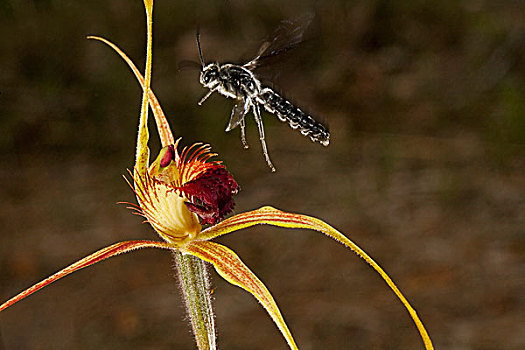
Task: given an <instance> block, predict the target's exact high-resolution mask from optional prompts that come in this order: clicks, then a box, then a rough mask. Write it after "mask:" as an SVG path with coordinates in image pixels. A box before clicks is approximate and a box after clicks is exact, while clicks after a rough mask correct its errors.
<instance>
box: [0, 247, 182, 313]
mask: <svg viewBox="0 0 525 350" xmlns="http://www.w3.org/2000/svg"><path fill="white" fill-rule="evenodd" d="M140 248H161V249H174V247H173V245H171V244H169V243H165V242H158V241H147V240H137V241H124V242H118V243H115V244H112V245H110V246H107V247H105V248H102V249H100V250H97V251H96V252H94V253H93V254H90V255H88V256H86V257H84V258H82V259H80V260H78V261H76V262H74V263H73V264H71V265H69V266H67V267H65V268H63V269H62V270H60V271H58V272H56V273H54V274H53V275H51V276H49V277H48V278H46V279H44V280H42V281H40V282H38V283H36V284H34V285H32V286H31V287H29V288H27V289H25V290H24V291H22V292H20V293H18V294H17V295H15V296H14V297H12V298H11V299H9V300H7V301H6V302H5V303H3V304H2V305H0V312H1V311H3V310H5V309H7V308H8V307H10V306H12V305H13V304H15V303H17V302H19V301H20V300H22V299H25V298H26V297H28V296H30V295H31V294H33V293H35V292H38V291H39V290H40V289H42V288H44V287H46V286H48V285H50V284H51V283H53V282H55V281H57V280H59V279H61V278H62V277H65V276H67V275H69V274H71V273H73V272H76V271H78V270H80V269H83V268H85V267H88V266H91V265H93V264H96V263H98V262H100V261H102V260H106V259H108V258H111V257H113V256H116V255H119V254H124V253H128V252H130V251H133V250H136V249H140Z"/></svg>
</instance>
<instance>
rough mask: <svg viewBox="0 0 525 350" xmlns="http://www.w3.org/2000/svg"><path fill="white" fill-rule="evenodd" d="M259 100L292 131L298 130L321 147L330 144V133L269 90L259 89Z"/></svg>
mask: <svg viewBox="0 0 525 350" xmlns="http://www.w3.org/2000/svg"><path fill="white" fill-rule="evenodd" d="M259 98H260V100H261V101H260V102H261V103H262V104H263V105H264V108H265V109H266V110H267V111H268V112H270V113H272V114H275V115H276V116H277V117H278V118H279V119H280V120H281V121H283V122H288V124H290V126H291V127H292V128H293V129H299V131H301V134H303V135H304V136H309V137H310V139H311V140H312V141H314V142H319V143H320V144H322V145H323V146H328V144H329V143H330V133H329V132H328V130H327V129H326V128H325V126H324V125H323V124H321V123H319V122H317V121H316V120H315V119H314V118H312V117H310V116H309V115H308V114H306V113H304V112H303V111H301V110H300V109H299V108H297V107H295V106H294V105H293V104H291V103H290V102H288V101H287V100H286V99H285V98H283V97H282V96H280V95H279V94H277V93H276V92H275V91H273V90H272V89H271V88H268V87H264V88H263V89H261V93H260V94H259Z"/></svg>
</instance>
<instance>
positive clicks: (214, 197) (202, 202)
mask: <svg viewBox="0 0 525 350" xmlns="http://www.w3.org/2000/svg"><path fill="white" fill-rule="evenodd" d="M180 189H181V190H182V191H183V192H184V193H185V194H186V196H187V197H188V198H189V199H190V200H191V202H186V206H187V207H188V209H189V210H190V211H192V212H194V213H195V214H197V215H198V216H199V217H200V218H201V219H202V224H203V225H204V224H210V225H215V224H216V223H218V222H219V221H221V220H222V219H223V218H224V216H226V215H227V214H229V213H230V212H232V211H233V207H234V205H235V203H234V201H233V195H234V194H236V193H237V192H239V185H238V184H237V182H236V181H235V179H234V178H233V176H232V175H231V174H230V173H229V172H228V171H227V170H226V169H225V168H224V167H222V166H218V167H213V168H209V169H207V170H206V171H204V172H202V173H201V174H199V175H198V177H197V178H196V179H195V180H192V181H189V182H187V183H185V184H184V185H183V186H182V187H181V188H180Z"/></svg>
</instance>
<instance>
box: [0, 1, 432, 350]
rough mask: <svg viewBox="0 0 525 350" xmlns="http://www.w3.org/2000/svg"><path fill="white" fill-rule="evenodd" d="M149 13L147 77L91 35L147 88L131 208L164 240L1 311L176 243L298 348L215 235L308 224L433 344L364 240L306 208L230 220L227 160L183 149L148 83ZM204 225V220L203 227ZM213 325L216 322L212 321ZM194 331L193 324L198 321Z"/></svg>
mask: <svg viewBox="0 0 525 350" xmlns="http://www.w3.org/2000/svg"><path fill="white" fill-rule="evenodd" d="M144 4H145V7H146V16H147V28H148V36H147V39H148V40H147V57H146V70H145V75H144V77H145V78H144V77H143V76H142V75H141V73H140V72H139V71H138V69H137V68H136V67H135V65H134V64H133V62H132V61H131V60H130V59H129V58H128V57H127V56H126V55H125V54H124V53H123V52H122V51H121V50H120V49H119V48H118V47H117V46H116V45H114V44H112V43H111V42H109V41H107V40H106V39H103V38H100V37H89V38H91V39H96V40H100V41H103V42H104V43H106V44H108V45H109V46H111V47H112V48H113V49H114V50H116V51H117V53H118V54H119V55H120V56H121V57H122V58H123V59H124V60H125V61H126V62H127V63H128V65H129V66H130V67H131V69H132V70H133V72H134V73H135V76H136V77H137V79H138V80H139V82H140V84H141V86H142V88H143V92H144V94H143V100H142V110H141V115H140V119H139V131H138V139H137V153H136V162H135V167H134V171H133V174H132V181H129V183H130V186H131V187H132V188H133V190H134V192H135V194H136V197H137V201H138V205H133V204H132V205H131V206H132V209H134V210H135V212H136V213H137V214H139V215H141V216H144V217H145V219H146V222H148V223H150V224H151V226H152V227H153V229H154V230H155V231H156V232H157V233H158V235H159V236H160V237H161V238H162V239H163V240H162V241H148V240H136V241H124V242H119V243H115V244H113V245H110V246H108V247H106V248H103V249H101V250H99V251H97V252H95V253H93V254H91V255H89V256H87V257H85V258H83V259H81V260H79V261H77V262H75V263H73V264H71V265H70V266H68V267H66V268H64V269H62V270H60V271H58V272H57V273H55V274H54V275H52V276H50V277H48V278H46V279H44V280H42V281H41V282H38V283H36V284H35V285H33V286H32V287H30V288H28V289H26V290H24V291H22V292H21V293H19V294H18V295H16V296H14V297H13V298H11V299H9V300H8V301H6V302H5V303H3V304H1V305H0V311H2V310H4V309H6V308H8V307H10V306H11V305H13V304H15V303H16V302H18V301H20V300H22V299H24V298H25V297H27V296H29V295H31V294H33V293H35V292H36V291H38V290H40V289H42V288H43V287H45V286H47V285H49V284H51V283H52V282H54V281H56V280H58V279H60V278H62V277H64V276H66V275H68V274H70V273H72V272H75V271H78V270H80V269H82V268H84V267H87V266H90V265H93V264H95V263H97V262H99V261H102V260H104V259H107V258H109V257H113V256H115V255H118V254H122V253H126V252H130V251H132V250H135V249H139V248H161V249H168V250H172V251H176V252H179V253H181V254H182V256H193V257H196V258H198V259H200V260H202V261H205V262H208V263H210V264H212V265H213V266H214V268H215V270H216V271H217V272H218V274H219V275H220V276H222V277H223V278H224V279H225V280H226V281H228V282H230V283H231V284H233V285H236V286H239V287H241V288H243V289H245V290H246V291H248V292H249V293H251V294H252V295H253V296H254V297H255V298H256V299H257V300H258V301H259V302H260V303H261V304H262V306H263V307H264V309H266V311H267V312H268V314H269V315H270V317H271V318H272V320H273V321H274V322H275V324H276V325H277V327H278V329H279V330H280V332H281V333H282V335H283V337H284V338H285V340H286V342H287V343H288V345H289V347H290V348H291V349H298V347H297V345H296V343H295V340H294V338H293V337H292V334H291V332H290V330H289V329H288V326H287V325H286V323H285V321H284V318H283V316H282V315H281V312H280V310H279V308H278V306H277V304H276V302H275V300H274V298H273V297H272V295H271V294H270V292H269V291H268V289H267V288H266V287H265V285H264V284H263V283H262V282H261V280H259V278H257V276H256V275H255V274H254V273H253V272H252V271H251V270H250V269H249V268H248V267H247V266H246V265H245V264H244V263H243V262H242V260H241V259H240V258H239V257H238V256H237V254H235V252H233V251H232V250H230V249H229V248H227V247H225V246H224V245H221V244H219V243H216V242H213V239H214V238H216V237H219V236H222V235H225V234H227V233H231V232H234V231H238V230H241V229H245V228H248V227H251V226H254V225H259V224H266V225H272V226H279V227H284V228H299V229H310V230H314V231H318V232H321V233H324V234H325V235H327V236H329V237H331V238H333V239H335V240H336V241H337V242H339V243H341V244H343V245H344V246H346V247H347V248H349V249H350V250H352V251H353V252H355V253H356V254H357V255H358V256H359V257H361V258H362V259H364V260H365V261H366V262H367V263H368V264H369V265H370V266H371V267H372V268H373V269H374V270H375V271H376V272H377V273H379V275H380V276H381V277H382V278H383V280H384V281H385V282H386V283H387V285H388V286H389V287H390V288H391V289H392V291H393V292H394V293H395V295H396V296H397V297H398V298H399V300H400V301H401V302H402V304H403V305H404V306H405V308H406V309H407V311H408V313H409V315H410V317H411V318H412V320H413V321H414V323H415V325H416V327H417V329H418V331H419V333H420V336H421V338H422V340H423V344H424V346H425V348H426V349H433V345H432V342H431V340H430V337H429V336H428V334H427V331H426V329H425V327H424V326H423V323H422V322H421V320H420V319H419V317H418V315H417V313H416V311H415V310H414V309H413V308H412V306H411V305H410V304H409V302H408V300H407V299H406V298H405V297H404V296H403V294H402V293H401V291H400V290H399V289H398V288H397V286H396V285H395V284H394V282H393V281H392V280H391V279H390V277H389V276H388V275H387V274H386V272H385V271H384V270H383V269H382V268H381V267H380V266H379V265H378V264H377V263H376V262H375V261H374V260H373V259H372V258H371V257H370V256H369V255H367V254H366V253H365V252H364V251H363V250H362V249H361V248H359V247H358V246H357V245H356V244H355V243H353V242H352V241H351V240H350V239H348V238H347V237H346V236H345V235H343V234H342V233H340V232H339V231H337V230H336V229H334V228H333V227H331V226H330V225H328V224H326V223H325V222H323V221H321V220H319V219H317V218H314V217H311V216H307V215H301V214H294V213H288V212H284V211H281V210H278V209H275V208H273V207H270V206H264V207H261V208H259V209H256V210H253V211H249V212H245V213H241V214H237V215H234V216H232V217H230V218H227V219H225V220H223V219H224V217H225V216H226V215H228V214H229V213H230V212H231V211H232V210H233V207H234V202H233V195H235V194H236V193H237V191H238V190H239V186H238V185H237V183H236V181H235V180H234V179H233V177H232V175H231V174H230V173H229V172H228V171H227V170H226V168H225V166H224V165H223V164H222V163H221V162H220V161H217V160H210V158H212V157H214V156H216V155H215V154H214V153H211V148H210V147H209V146H208V145H204V144H195V145H193V146H190V147H186V148H183V149H182V151H181V152H179V150H178V145H179V142H180V139H178V140H177V141H174V137H173V134H172V132H171V130H170V127H169V125H168V122H167V120H166V118H165V116H164V113H163V111H162V108H161V107H160V104H159V102H158V100H157V98H156V97H155V95H154V93H153V92H152V90H151V89H150V81H151V65H152V58H151V57H152V55H151V51H152V49H151V43H152V21H151V18H152V11H153V0H144ZM148 105H149V106H151V108H152V111H153V114H154V117H155V121H156V124H157V129H158V132H159V136H160V139H161V143H162V146H163V148H162V149H161V151H160V153H159V155H158V157H157V158H156V160H155V161H153V162H152V163H151V164H149V148H148V138H149V136H148V129H147V118H148ZM203 225H206V227H205V228H204V229H203ZM211 327H212V328H213V324H212V325H211ZM194 332H195V326H194ZM210 344H212V345H209V344H208V345H206V344H201V343H199V341H198V340H197V345H198V347H199V349H204V348H205V349H214V348H215V343H214V340H211V342H210Z"/></svg>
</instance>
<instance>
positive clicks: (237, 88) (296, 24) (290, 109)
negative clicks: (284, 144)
mask: <svg viewBox="0 0 525 350" xmlns="http://www.w3.org/2000/svg"><path fill="white" fill-rule="evenodd" d="M311 19H312V16H308V18H304V17H303V18H301V19H299V20H287V21H282V22H281V25H280V26H279V27H278V28H277V30H276V31H275V33H274V35H273V37H272V39H271V40H269V41H265V42H263V44H262V45H261V47H260V48H259V51H258V53H257V55H256V56H255V57H254V58H253V59H252V60H251V61H249V62H248V63H245V64H242V65H241V64H234V63H222V64H220V63H217V62H215V63H208V64H206V63H205V61H204V57H203V54H202V49H201V44H200V35H199V31H197V49H198V50H199V58H200V62H201V65H202V69H201V74H200V78H199V81H200V83H201V84H202V85H203V86H204V87H206V88H208V89H210V90H209V91H208V93H206V95H204V97H203V98H202V99H201V100H200V101H199V102H198V104H199V105H201V104H202V103H203V102H204V101H205V100H206V99H207V98H208V97H210V95H211V94H212V93H214V92H215V91H216V92H218V93H220V94H221V95H224V96H226V97H229V98H232V99H234V100H235V105H234V106H233V109H232V111H231V115H230V120H229V122H228V125H227V126H226V132H228V131H230V130H233V129H235V128H236V127H237V126H240V128H241V142H242V145H243V146H244V148H248V143H247V142H246V131H245V120H244V118H245V116H246V115H247V114H248V113H250V112H252V113H253V115H254V117H255V122H256V123H257V128H258V131H259V139H260V141H261V147H262V151H263V155H264V158H265V160H266V163H267V164H268V166H269V167H270V169H271V171H272V172H275V167H274V166H273V164H272V161H271V160H270V156H269V154H268V148H267V147H266V141H265V136H264V125H263V121H262V118H261V107H263V108H264V109H265V110H266V111H267V112H269V113H271V114H274V115H275V116H277V117H278V118H279V120H281V121H282V122H288V124H289V125H290V127H291V128H292V129H298V130H299V131H300V132H301V134H303V135H304V136H309V137H310V139H311V140H312V141H314V142H319V143H320V144H322V145H323V146H328V144H329V143H330V133H329V132H328V129H327V128H326V127H325V126H324V125H323V124H321V123H319V122H318V121H316V120H315V119H314V118H312V117H311V116H309V115H308V114H306V113H305V112H303V111H302V110H301V109H299V108H298V107H296V106H294V105H293V104H292V103H291V102H289V101H288V100H287V99H286V98H284V97H282V96H281V95H279V94H278V93H277V92H275V91H274V89H272V88H271V87H269V86H265V85H263V84H262V83H261V80H260V79H259V78H258V77H257V76H256V75H255V74H254V72H253V71H254V70H255V68H257V67H258V66H260V64H261V62H262V61H263V60H265V59H267V58H270V57H272V56H276V55H278V54H280V53H283V52H286V51H288V50H290V49H292V48H293V47H295V46H297V45H298V44H299V43H300V42H302V37H303V33H304V30H305V29H306V27H307V26H308V24H309V23H310V21H311ZM283 39H286V40H285V41H287V42H286V45H283V44H282V42H283Z"/></svg>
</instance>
